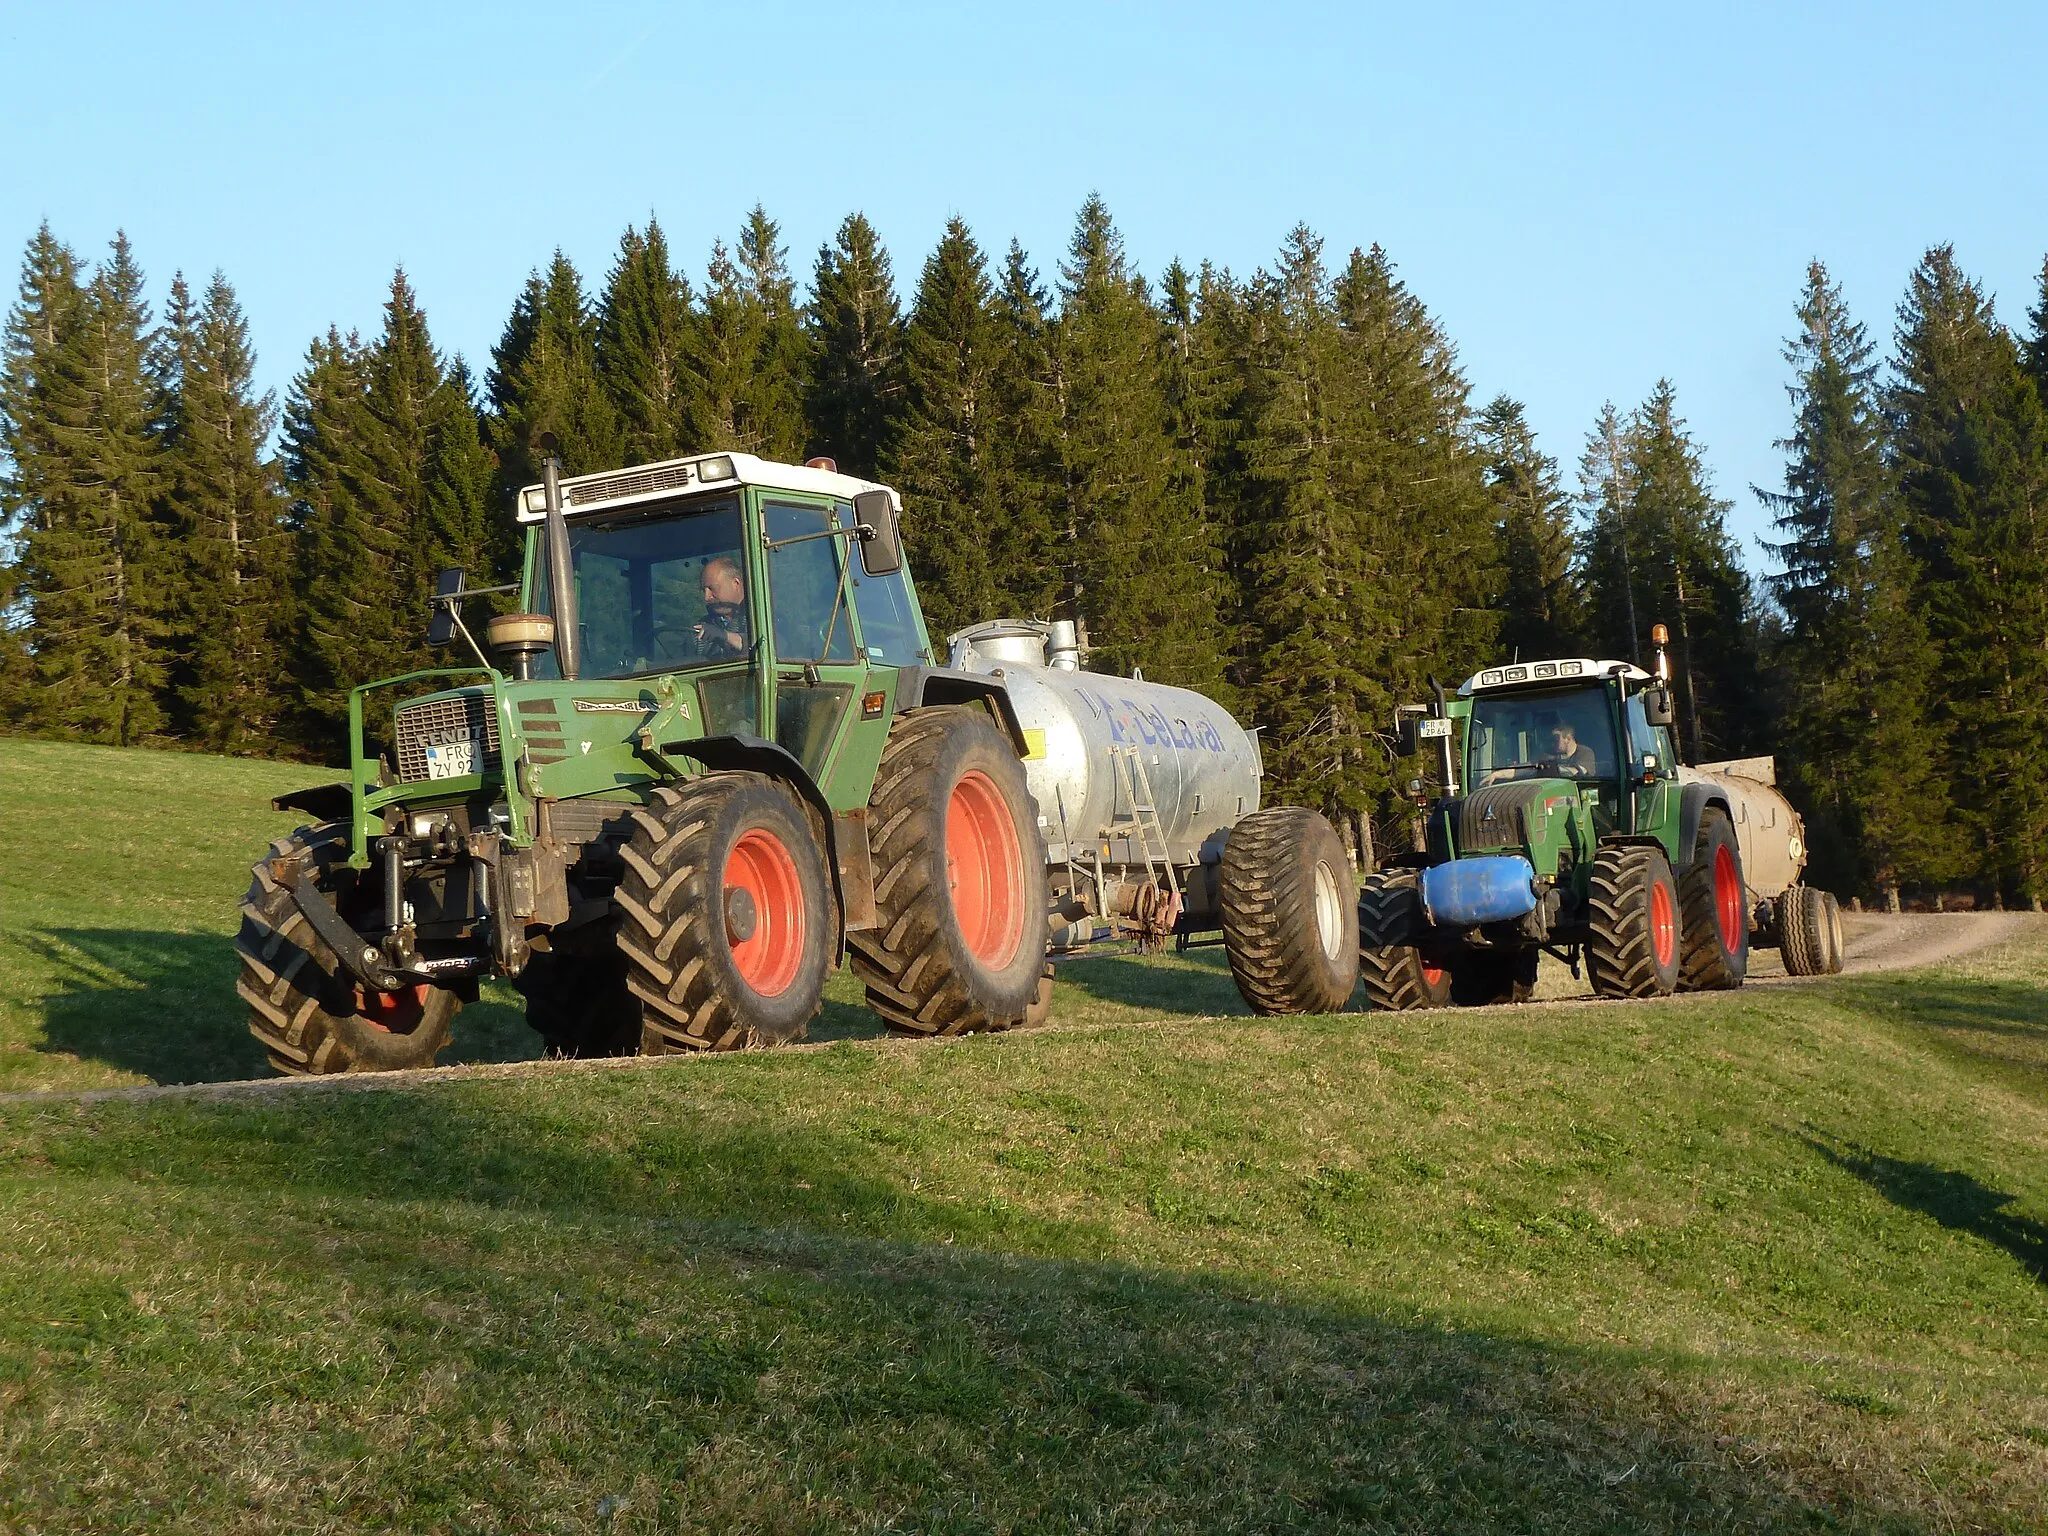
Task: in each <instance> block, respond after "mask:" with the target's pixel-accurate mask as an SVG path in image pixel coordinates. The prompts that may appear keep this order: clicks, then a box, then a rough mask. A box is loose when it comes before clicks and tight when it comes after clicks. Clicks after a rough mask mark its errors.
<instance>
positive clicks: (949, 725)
mask: <svg viewBox="0 0 2048 1536" xmlns="http://www.w3.org/2000/svg"><path fill="white" fill-rule="evenodd" d="M868 838H869V847H870V849H871V851H872V853H873V855H874V865H875V913H876V917H877V919H878V921H877V924H876V926H875V927H873V928H870V929H864V930H861V931H859V932H856V933H850V934H848V935H847V947H848V949H849V950H850V951H851V953H852V959H853V969H854V973H855V974H856V975H857V976H859V977H860V979H861V981H862V982H863V983H865V984H866V986H867V994H868V1006H869V1007H871V1008H873V1009H874V1010H875V1012H876V1013H877V1014H878V1015H880V1017H881V1019H882V1021H883V1023H885V1024H887V1025H888V1026H889V1027H890V1028H891V1029H893V1030H896V1031H898V1032H899V1033H902V1034H907V1035H960V1034H968V1033H972V1032H974V1031H977V1030H985V1029H1009V1028H1011V1027H1012V1026H1014V1025H1018V1024H1022V1023H1026V1022H1034V1021H1035V1020H1034V1013H1035V1005H1037V1004H1038V1003H1039V1002H1040V1000H1041V982H1042V981H1043V979H1044V976H1043V973H1044V970H1045V944H1046V921H1045V913H1046V894H1045V844H1044V842H1043V841H1042V840H1041V839H1040V837H1039V834H1038V811H1037V803H1036V802H1035V801H1034V800H1033V799H1032V798H1031V791H1030V789H1029V788H1028V787H1027V786H1026V784H1025V782H1024V765H1023V764H1022V763H1020V762H1019V761H1018V760H1017V754H1016V752H1015V751H1014V750H1013V749H1012V748H1011V745H1010V743H1009V741H1008V740H1006V739H1005V738H1004V736H1003V735H1002V733H1001V732H1000V731H998V730H997V729H996V727H995V723H994V722H993V721H992V720H990V719H989V717H988V715H987V713H986V712H984V711H983V710H981V709H978V708H975V707H973V706H969V705H945V706H941V707H939V708H934V709H921V710H917V711H916V712H914V713H912V714H909V715H906V716H904V717H903V718H902V719H901V720H899V721H897V722H896V726H895V728H894V729H893V730H892V731H890V733H889V742H888V745H887V746H886V747H884V748H883V749H882V765H881V768H880V770H879V771H878V772H877V773H876V775H875V787H874V791H873V793H872V795H871V796H870V797H869V800H868ZM1043 1001H1044V1002H1045V1003H1046V1004H1047V1005H1048V1006H1049V1005H1050V1003H1051V992H1050V990H1049V988H1048V989H1046V990H1045V991H1044V993H1043Z"/></svg>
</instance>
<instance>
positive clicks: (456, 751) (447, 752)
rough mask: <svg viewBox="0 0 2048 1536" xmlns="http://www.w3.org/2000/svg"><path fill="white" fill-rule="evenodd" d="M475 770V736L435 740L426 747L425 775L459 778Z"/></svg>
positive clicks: (440, 777)
mask: <svg viewBox="0 0 2048 1536" xmlns="http://www.w3.org/2000/svg"><path fill="white" fill-rule="evenodd" d="M475 772H476V738H475V737H474V736H472V737H470V738H469V739H468V740H466V741H443V742H437V743H435V744H434V745H432V746H430V747H428V748H427V777H428V778H430V779H459V778H461V777H462V776H463V775H465V774H471V773H475Z"/></svg>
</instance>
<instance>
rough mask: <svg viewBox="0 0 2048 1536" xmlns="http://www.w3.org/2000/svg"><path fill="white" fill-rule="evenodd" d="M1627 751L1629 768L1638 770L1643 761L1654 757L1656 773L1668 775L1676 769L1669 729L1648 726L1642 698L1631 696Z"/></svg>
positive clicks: (1675, 758)
mask: <svg viewBox="0 0 2048 1536" xmlns="http://www.w3.org/2000/svg"><path fill="white" fill-rule="evenodd" d="M1628 751H1629V763H1630V766H1631V767H1633V768H1636V769H1640V768H1641V767H1642V765H1643V759H1644V758H1646V757H1654V758H1655V759H1656V760H1657V772H1658V773H1660V774H1668V773H1671V772H1673V771H1675V770H1676V769H1677V767H1678V754H1677V752H1676V751H1674V750H1673V749H1672V745H1671V732H1670V730H1669V728H1667V727H1665V726H1661V725H1652V724H1650V716H1649V712H1648V711H1647V710H1645V709H1644V708H1643V696H1642V695H1641V694H1640V693H1637V694H1631V695H1630V696H1629V701H1628Z"/></svg>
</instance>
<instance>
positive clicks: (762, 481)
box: [517, 453, 895, 523]
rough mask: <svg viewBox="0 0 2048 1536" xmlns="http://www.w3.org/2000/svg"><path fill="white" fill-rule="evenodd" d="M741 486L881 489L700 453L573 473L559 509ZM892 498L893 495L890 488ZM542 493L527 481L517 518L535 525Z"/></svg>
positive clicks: (806, 470) (747, 458)
mask: <svg viewBox="0 0 2048 1536" xmlns="http://www.w3.org/2000/svg"><path fill="white" fill-rule="evenodd" d="M742 485H763V486H767V487H768V488H769V489H770V490H776V491H809V492H811V493H813V494H818V495H825V496H841V497H844V498H846V499H847V500H848V501H851V500H852V499H853V498H854V496H855V495H856V494H858V493H859V492H861V491H874V490H881V489H884V487H882V486H879V485H877V484H876V483H875V482H874V481H872V480H861V479H857V478H855V477H854V476H852V475H842V474H840V473H839V472H838V471H837V470H831V469H813V468H811V467H810V466H809V465H807V464H778V463H776V462H775V461H774V460H773V459H759V458H756V457H754V455H753V454H751V453H700V454H697V455H695V456H694V457H691V458H687V459H664V460H662V461H661V462H660V463H659V464H635V465H633V466H632V467H630V468H628V469H612V470H604V471H601V472H600V473H597V474H591V475H572V476H570V477H569V478H568V479H565V480H563V481H562V510H563V512H564V513H566V514H567V515H568V516H570V517H581V516H583V515H584V514H586V513H590V512H595V511H598V510H600V509H608V508H611V507H616V506H625V505H631V504H632V503H634V502H638V501H652V500H654V499H655V498H657V497H662V496H673V495H675V494H676V493H677V492H679V491H699V490H702V491H715V490H724V489H727V488H728V487H731V488H737V487H739V486H742ZM890 494H891V495H892V496H893V495H894V494H895V493H894V492H893V491H892V492H890ZM545 495H546V493H545V491H544V490H543V488H542V487H541V486H538V485H529V486H527V487H525V488H524V489H523V490H521V491H520V493H519V500H518V502H517V507H518V514H519V521H520V522H522V523H537V522H539V521H541V519H542V518H544V517H545V516H546V515H547V503H546V500H545Z"/></svg>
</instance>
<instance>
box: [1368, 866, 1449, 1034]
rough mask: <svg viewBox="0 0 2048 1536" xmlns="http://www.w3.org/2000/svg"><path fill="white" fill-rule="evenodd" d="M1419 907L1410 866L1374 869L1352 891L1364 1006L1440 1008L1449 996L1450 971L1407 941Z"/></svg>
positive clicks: (1413, 931) (1420, 905) (1393, 1009)
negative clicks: (1355, 895)
mask: <svg viewBox="0 0 2048 1536" xmlns="http://www.w3.org/2000/svg"><path fill="white" fill-rule="evenodd" d="M1421 912H1422V895H1421V892H1420V890H1419V889H1418V886H1417V881H1416V877H1415V874H1414V872H1413V871H1411V870H1405V869H1392V870H1390V869H1380V870H1374V871H1373V872H1372V873H1371V874H1369V875H1367V876H1366V877H1365V888H1364V889H1363V890H1361V891H1360V892H1359V893H1358V973H1359V978H1360V979H1361V980H1362V981H1364V983H1365V1002H1366V1006H1367V1007H1368V1008H1375V1009H1383V1010H1385V1011H1387V1012H1389V1013H1393V1012H1398V1011H1400V1010H1402V1009H1406V1008H1441V1007H1443V1006H1444V1005H1445V1004H1446V1003H1448V1002H1449V1001H1450V1000H1451V973H1450V972H1449V971H1448V970H1446V969H1444V967H1442V966H1440V965H1433V964H1431V963H1430V962H1429V961H1428V960H1425V959H1424V958H1423V956H1422V951H1421V950H1419V949H1417V948H1416V947H1415V945H1414V943H1413V942H1412V940H1413V936H1414V933H1415V927H1416V921H1417V919H1418V918H1419V917H1420V915H1421Z"/></svg>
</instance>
